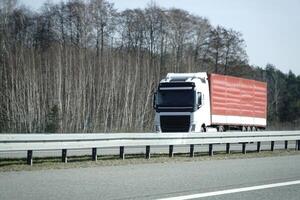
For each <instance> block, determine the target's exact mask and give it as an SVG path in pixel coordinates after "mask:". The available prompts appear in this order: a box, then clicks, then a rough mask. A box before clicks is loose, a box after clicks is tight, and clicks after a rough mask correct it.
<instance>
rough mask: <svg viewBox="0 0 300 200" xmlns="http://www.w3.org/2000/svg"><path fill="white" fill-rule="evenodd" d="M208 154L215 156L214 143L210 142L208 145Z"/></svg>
mask: <svg viewBox="0 0 300 200" xmlns="http://www.w3.org/2000/svg"><path fill="white" fill-rule="evenodd" d="M208 155H209V156H213V155H214V151H213V144H209V145H208Z"/></svg>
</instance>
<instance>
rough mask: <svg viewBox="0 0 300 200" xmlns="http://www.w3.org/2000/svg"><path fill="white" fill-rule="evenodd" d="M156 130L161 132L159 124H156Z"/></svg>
mask: <svg viewBox="0 0 300 200" xmlns="http://www.w3.org/2000/svg"><path fill="white" fill-rule="evenodd" d="M155 132H156V133H160V132H161V130H160V126H159V125H155Z"/></svg>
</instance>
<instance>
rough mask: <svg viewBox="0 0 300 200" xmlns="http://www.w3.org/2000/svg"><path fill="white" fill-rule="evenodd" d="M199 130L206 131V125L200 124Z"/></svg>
mask: <svg viewBox="0 0 300 200" xmlns="http://www.w3.org/2000/svg"><path fill="white" fill-rule="evenodd" d="M201 132H206V126H205V124H202V126H201Z"/></svg>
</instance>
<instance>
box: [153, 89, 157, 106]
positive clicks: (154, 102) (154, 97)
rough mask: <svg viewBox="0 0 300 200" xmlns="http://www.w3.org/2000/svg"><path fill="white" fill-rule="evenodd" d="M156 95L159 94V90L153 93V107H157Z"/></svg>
mask: <svg viewBox="0 0 300 200" xmlns="http://www.w3.org/2000/svg"><path fill="white" fill-rule="evenodd" d="M156 96H157V92H154V94H153V108H154V109H156Z"/></svg>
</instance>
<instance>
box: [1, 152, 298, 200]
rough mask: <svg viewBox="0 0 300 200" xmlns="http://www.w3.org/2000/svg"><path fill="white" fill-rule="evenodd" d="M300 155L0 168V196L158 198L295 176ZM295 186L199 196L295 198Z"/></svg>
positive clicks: (11, 197) (257, 183) (265, 182)
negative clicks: (8, 170) (119, 164)
mask: <svg viewBox="0 0 300 200" xmlns="http://www.w3.org/2000/svg"><path fill="white" fill-rule="evenodd" d="M299 167H300V155H296V156H284V157H266V158H251V159H234V160H211V161H195V162H180V163H160V164H140V165H127V166H109V167H94V168H78V169H63V170H41V171H32V172H28V171H27V172H25V171H23V172H4V173H0V199H1V200H6V199H7V200H8V199H33V200H35V199H36V200H38V199H53V200H54V199H55V200H57V199H70V200H71V199H72V200H74V199H108V200H110V199H114V200H116V199H159V198H168V197H180V196H183V195H191V194H199V193H206V192H215V191H220V190H228V189H234V188H243V187H250V186H257V185H265V184H273V183H282V182H289V181H296V180H300V170H299ZM299 186H300V185H299V184H298V185H289V186H284V187H277V188H269V189H262V190H254V191H249V192H241V193H233V194H226V195H220V196H211V197H207V198H201V199H295V200H296V199H299V195H300V187H299Z"/></svg>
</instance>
